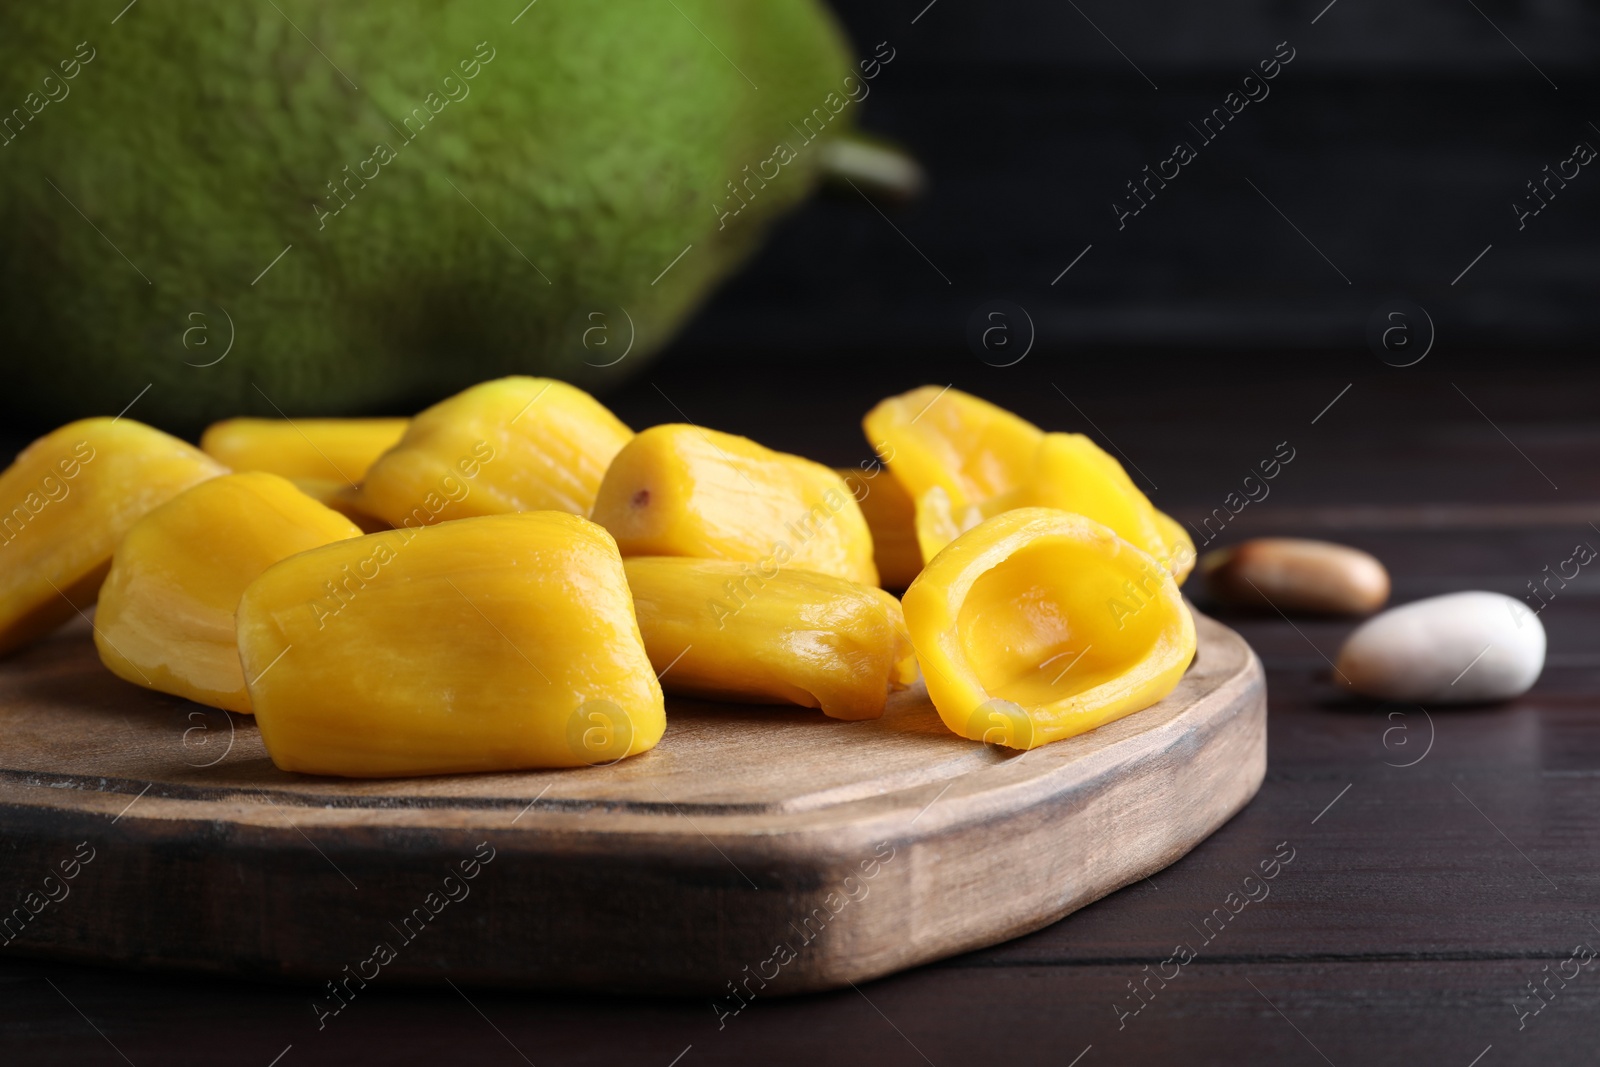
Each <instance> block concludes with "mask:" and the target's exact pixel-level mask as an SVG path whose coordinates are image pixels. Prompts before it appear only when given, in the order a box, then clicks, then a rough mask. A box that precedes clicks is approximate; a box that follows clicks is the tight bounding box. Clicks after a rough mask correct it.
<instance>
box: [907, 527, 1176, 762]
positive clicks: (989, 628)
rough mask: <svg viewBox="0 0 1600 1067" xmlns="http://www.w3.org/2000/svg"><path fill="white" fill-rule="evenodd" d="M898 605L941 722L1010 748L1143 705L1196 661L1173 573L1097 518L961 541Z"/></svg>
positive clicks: (979, 533)
mask: <svg viewBox="0 0 1600 1067" xmlns="http://www.w3.org/2000/svg"><path fill="white" fill-rule="evenodd" d="M903 603H904V607H905V617H906V626H907V628H908V629H909V631H910V634H911V642H912V644H913V645H914V646H915V647H916V650H917V659H918V660H919V661H920V662H921V664H922V677H923V681H924V682H925V683H926V684H927V687H928V696H929V697H930V698H931V699H932V700H933V705H934V707H935V708H936V709H938V712H939V717H940V718H941V719H943V720H944V723H945V725H946V726H948V727H949V728H950V729H951V730H952V731H954V732H955V733H957V734H960V735H961V736H962V737H966V738H970V739H972V740H974V741H986V742H989V743H992V744H1001V745H1005V746H1007V747H1010V748H1020V749H1028V748H1034V747H1037V746H1039V745H1042V744H1046V743H1047V742H1050V741H1058V740H1061V739H1062V738H1067V737H1073V736H1076V735H1077V734H1081V733H1084V732H1085V731H1088V730H1092V729H1094V728H1095V727H1097V726H1102V725H1104V724H1105V723H1108V722H1111V721H1113V720H1115V719H1119V718H1121V717H1123V716H1124V715H1128V714H1131V713H1133V712H1136V711H1139V710H1141V709H1143V708H1147V707H1149V706H1150V705H1152V704H1154V703H1156V702H1157V701H1159V700H1160V699H1161V698H1162V697H1164V696H1166V695H1167V694H1168V693H1170V692H1171V691H1172V690H1173V688H1174V687H1176V686H1177V684H1178V681H1179V679H1180V678H1182V677H1183V672H1184V671H1185V670H1186V669H1188V666H1189V663H1190V661H1191V660H1192V659H1193V658H1194V651H1195V631H1194V619H1193V617H1192V616H1191V615H1190V614H1189V609H1188V607H1187V605H1185V604H1184V603H1183V598H1182V597H1181V596H1180V595H1179V593H1178V587H1177V584H1176V583H1175V582H1174V581H1173V580H1172V575H1171V574H1170V573H1168V572H1167V570H1166V569H1165V568H1164V567H1162V566H1161V565H1160V564H1159V563H1157V562H1156V561H1155V560H1154V559H1152V558H1151V557H1150V556H1149V555H1147V554H1146V553H1144V552H1141V551H1140V550H1139V549H1137V548H1135V547H1133V546H1132V545H1130V544H1128V542H1126V541H1124V540H1122V538H1120V537H1118V536H1117V535H1116V534H1114V533H1112V532H1111V531H1110V530H1109V529H1107V528H1106V527H1104V526H1102V525H1100V524H1099V523H1097V522H1093V521H1091V520H1089V519H1086V518H1084V517H1083V516H1082V515H1074V514H1070V513H1068V512H1064V511H1056V510H1053V509H1050V508H1019V509H1015V510H1011V511H1006V512H1004V513H1002V514H1000V515H997V516H995V517H994V518H992V519H987V520H985V521H984V522H982V523H980V524H979V525H977V526H975V527H974V528H972V529H971V530H968V531H967V532H966V533H963V534H962V535H961V536H960V537H958V538H956V539H955V540H954V541H952V542H951V543H950V544H949V545H948V546H946V548H945V549H944V550H943V551H942V552H940V553H939V554H938V555H937V556H935V557H934V559H933V561H932V562H930V563H929V564H928V566H927V567H926V568H925V569H924V570H923V572H922V573H921V574H920V575H918V576H917V580H916V581H914V582H912V583H911V588H910V589H908V590H906V595H905V597H904V601H903Z"/></svg>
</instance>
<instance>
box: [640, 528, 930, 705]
mask: <svg viewBox="0 0 1600 1067" xmlns="http://www.w3.org/2000/svg"><path fill="white" fill-rule="evenodd" d="M624 566H625V567H626V569H627V572H628V587H629V588H630V589H632V590H633V604H634V610H635V611H636V612H637V613H638V616H639V632H640V633H642V634H643V635H644V647H645V651H647V652H648V653H649V654H650V662H651V663H652V664H653V665H654V666H655V668H656V670H658V671H660V672H661V684H662V687H663V688H664V689H666V691H667V692H669V693H677V694H681V695H684V696H693V697H705V698H709V699H712V700H731V701H747V702H750V703H758V704H774V703H778V704H798V705H800V706H801V707H807V708H821V709H822V712H823V714H825V715H828V716H831V717H833V718H835V719H875V718H877V717H878V716H880V715H882V714H883V706H884V701H885V699H886V698H887V697H888V695H889V693H890V691H891V690H895V689H903V688H905V687H906V686H907V685H909V684H910V683H911V682H912V681H914V680H915V679H916V658H915V656H914V654H913V653H912V650H911V641H910V638H909V637H908V636H907V634H906V632H905V618H904V616H903V615H902V614H901V611H900V602H899V601H898V600H896V599H895V598H894V597H892V596H890V595H889V594H888V593H885V592H884V591H883V590H882V589H874V588H869V587H867V586H863V585H857V584H856V583H855V582H849V581H845V580H844V579H842V578H835V577H832V576H831V575H827V574H818V573H817V572H815V571H804V570H798V569H788V570H783V569H778V568H772V569H771V570H769V571H768V572H767V573H765V574H763V573H762V572H760V571H758V570H757V569H756V568H755V567H754V566H752V565H751V564H748V563H731V562H728V561H726V560H709V559H686V558H684V557H681V556H636V557H633V558H631V559H628V560H626V561H625V564H624Z"/></svg>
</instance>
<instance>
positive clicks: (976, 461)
mask: <svg viewBox="0 0 1600 1067" xmlns="http://www.w3.org/2000/svg"><path fill="white" fill-rule="evenodd" d="M861 425H862V428H863V429H864V430H865V431H866V434H867V442H868V443H869V444H870V445H871V446H872V448H873V450H874V451H875V452H876V453H877V454H878V458H879V459H881V460H883V462H885V463H887V464H888V465H889V471H890V473H892V474H893V475H894V476H895V478H897V479H898V480H899V482H900V484H901V485H903V486H904V487H905V489H906V492H907V494H908V495H909V496H910V497H911V499H913V500H919V499H921V498H922V495H923V494H924V493H926V492H927V491H928V490H929V489H932V488H933V487H934V486H939V487H941V488H942V489H944V491H945V492H946V493H948V494H949V496H950V500H951V502H952V503H954V504H956V505H962V504H967V503H970V502H973V501H977V500H986V499H988V498H989V497H993V496H999V495H1000V494H1002V493H1006V492H1010V491H1011V490H1013V489H1016V488H1017V487H1018V486H1020V485H1021V484H1022V483H1023V482H1024V481H1025V480H1026V479H1027V477H1028V474H1029V472H1030V471H1031V470H1032V468H1033V462H1034V454H1035V453H1036V452H1037V451H1038V448H1039V441H1040V439H1041V438H1042V437H1043V436H1044V433H1043V431H1042V430H1040V429H1039V428H1038V427H1037V426H1035V425H1033V423H1031V422H1028V421H1027V420H1026V419H1022V418H1018V417H1017V416H1016V415H1013V414H1012V413H1011V412H1009V411H1006V410H1005V409H1004V408H1000V407H996V406H995V405H993V404H991V403H989V402H988V401H986V400H979V399H978V398H977V397H975V396H972V395H970V394H968V393H963V392H962V391H961V390H959V389H951V388H949V387H948V386H937V385H924V386H922V387H921V388H918V389H913V390H911V391H910V392H909V393H901V394H900V395H899V396H891V397H889V398H888V399H887V400H884V401H882V402H881V403H879V404H878V406H877V407H875V408H873V409H872V410H871V411H869V412H867V415H866V417H865V418H864V419H862V421H861Z"/></svg>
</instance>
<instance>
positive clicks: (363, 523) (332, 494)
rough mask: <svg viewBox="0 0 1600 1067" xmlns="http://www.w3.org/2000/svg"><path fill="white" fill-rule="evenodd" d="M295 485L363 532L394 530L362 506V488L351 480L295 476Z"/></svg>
mask: <svg viewBox="0 0 1600 1067" xmlns="http://www.w3.org/2000/svg"><path fill="white" fill-rule="evenodd" d="M291 480H292V481H293V482H294V487H295V488H296V489H298V490H300V491H301V492H302V493H304V494H305V495H306V496H308V497H310V498H311V499H312V500H315V501H316V502H317V503H319V504H321V505H322V506H323V507H325V508H331V509H332V510H334V511H337V512H338V513H339V514H341V515H343V516H344V517H345V518H347V519H349V520H350V521H351V522H353V523H355V524H356V525H357V526H359V527H361V532H362V533H377V532H378V531H380V530H392V529H394V527H393V526H390V525H389V524H388V523H387V522H384V521H383V520H382V519H380V518H378V517H377V516H376V515H369V514H367V513H366V511H364V510H362V507H361V489H360V487H359V486H353V485H351V484H350V483H349V482H335V481H329V480H328V479H326V478H294V479H291Z"/></svg>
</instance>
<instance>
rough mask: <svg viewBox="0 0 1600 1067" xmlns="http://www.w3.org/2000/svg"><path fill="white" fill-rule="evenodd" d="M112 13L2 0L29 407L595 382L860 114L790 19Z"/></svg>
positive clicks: (1, 86)
mask: <svg viewBox="0 0 1600 1067" xmlns="http://www.w3.org/2000/svg"><path fill="white" fill-rule="evenodd" d="M116 7H117V5H116V4H111V5H109V7H108V5H107V4H105V3H104V2H102V0H95V2H93V3H90V2H65V3H55V4H41V3H25V4H24V3H18V4H6V5H4V7H3V8H0V233H3V234H4V235H5V237H4V240H0V345H3V347H4V348H5V349H6V350H7V352H8V354H9V358H8V360H7V363H8V364H10V367H9V368H8V369H9V370H10V371H11V374H10V375H9V376H8V377H9V378H10V385H11V388H10V389H8V390H7V394H8V395H7V397H6V402H8V403H9V404H11V405H12V406H13V407H15V408H18V409H20V410H23V411H25V412H26V413H27V415H28V416H31V417H32V418H35V419H38V420H40V421H61V420H64V419H67V418H71V417H76V416H80V415H84V414H90V413H115V412H116V411H118V410H120V409H121V408H122V407H123V406H124V405H125V404H127V403H128V402H129V401H130V400H132V399H133V398H134V397H135V395H136V394H139V393H140V391H141V390H143V389H144V387H145V386H146V385H147V384H148V385H150V389H149V390H148V392H147V393H145V394H144V395H143V396H142V397H141V398H140V399H139V402H138V407H137V409H136V411H135V412H134V414H135V417H139V418H143V419H145V420H147V421H152V422H156V423H161V424H165V425H168V426H173V427H177V428H186V427H190V426H194V425H197V424H199V423H201V422H204V421H206V420H210V419H213V418H217V417H221V416H224V415H230V414H236V413H239V412H254V413H259V414H266V415H271V414H274V409H275V408H276V409H279V410H281V411H282V412H284V413H287V414H290V415H298V414H305V415H312V414H334V413H357V412H363V411H374V410H385V409H387V410H396V409H398V410H405V409H406V408H407V407H408V406H414V405H415V404H418V403H421V402H424V401H427V400H431V399H434V398H437V397H439V396H442V395H445V394H447V393H449V392H452V391H454V390H456V389H458V388H460V387H462V386H464V385H466V384H468V383H471V382H474V381H478V380H482V379H485V378H490V377H494V376H497V375H502V374H507V373H512V372H522V373H537V374H549V375H555V376H559V377H563V378H567V379H569V380H572V381H574V382H577V383H579V384H582V385H586V386H588V387H591V388H594V387H597V386H603V385H605V384H607V383H608V382H614V381H617V380H620V378H621V377H622V376H624V375H626V374H628V373H630V372H632V371H633V370H634V369H636V368H637V367H638V366H639V365H640V364H642V363H643V361H644V360H645V358H646V357H647V356H648V355H649V354H650V352H651V351H652V350H654V349H655V348H657V347H658V346H659V345H660V344H661V343H662V342H663V341H664V340H665V339H666V338H667V337H668V336H669V335H670V333H671V332H672V330H673V329H674V328H675V327H676V326H677V325H679V324H680V323H681V322H682V321H683V319H684V318H685V317H686V316H687V315H688V314H689V313H690V311H692V310H693V308H694V307H695V305H696V304H697V303H698V302H699V301H700V300H701V299H702V298H703V297H704V296H705V295H706V294H707V293H708V291H709V290H710V288H711V287H712V286H713V285H714V284H715V283H716V282H717V281H718V280H719V279H721V278H723V277H724V276H726V275H727V274H728V272H729V271H730V270H731V269H732V268H733V267H734V266H735V265H736V264H737V263H738V262H739V261H740V260H741V259H742V258H743V257H744V256H746V255H747V254H748V253H749V252H750V251H751V250H752V249H753V247H754V246H755V244H756V243H757V241H758V239H759V237H760V236H761V233H762V231H763V230H764V228H765V225H766V223H768V222H769V221H770V220H771V219H772V218H773V217H774V216H776V215H778V214H780V213H781V212H782V211H784V210H785V209H787V208H789V207H791V206H792V205H793V204H795V203H796V202H797V201H798V200H800V199H801V198H802V197H804V196H805V195H806V194H807V193H808V192H809V191H810V189H811V188H812V187H813V185H814V184H815V181H816V177H817V165H818V161H819V160H818V157H819V155H820V153H819V151H818V148H819V147H820V145H821V143H822V142H823V140H825V139H826V138H829V137H833V136H836V135H838V134H839V133H842V132H844V131H845V130H846V129H847V128H848V127H849V126H850V124H851V123H852V121H853V118H854V113H855V112H856V111H857V110H859V105H858V104H857V103H855V102H854V101H853V100H851V99H850V96H849V95H848V94H847V83H846V81H845V79H846V78H848V77H849V76H850V75H852V74H853V73H854V74H856V75H858V76H859V73H860V72H859V71H856V70H855V68H854V67H853V66H852V62H851V59H850V56H849V53H848V48H847V45H846V43H845V41H844V39H843V37H842V35H841V33H840V31H839V29H838V27H837V25H836V24H835V22H834V21H833V19H832V18H831V16H830V15H829V14H828V13H827V12H826V11H825V10H824V9H823V8H822V6H821V4H820V0H761V2H760V3H750V2H746V0H674V2H673V3H666V2H664V0H605V2H604V3H592V2H583V0H538V2H537V3H535V4H533V5H529V6H527V7H524V5H523V2H522V0H494V2H479V0H344V2H340V3H329V2H325V0H276V7H275V6H274V5H273V4H267V3H259V4H258V3H249V4H235V3H217V2H216V0H162V2H161V3H148V4H138V5H136V6H133V7H131V8H130V9H128V10H126V11H124V12H122V14H121V15H120V16H118V17H117V18H116V21H115V22H113V21H112V17H113V16H115V15H116V10H115V8H116ZM519 10H520V15H519ZM514 19H515V21H513V20H514ZM85 57H87V58H85ZM474 64H476V66H474ZM463 65H464V66H463ZM68 72H74V73H75V76H73V77H71V78H68V77H67V76H66V75H67V73H68ZM469 72H471V73H472V74H473V76H472V77H468V76H467V75H468V73H469ZM447 79H448V80H447ZM848 84H849V85H857V86H858V85H859V82H857V81H856V80H855V79H852V80H851V81H850V82H849V83H848ZM830 94H833V95H832V96H831V97H830ZM841 102H842V105H843V106H836V105H838V104H840V103H841ZM408 119H409V121H408ZM808 119H809V121H808ZM380 145H382V146H386V149H387V151H380V149H379V147H378V146H380ZM779 146H787V148H788V149H789V152H791V153H792V154H793V158H792V159H788V160H786V161H785V162H783V163H779V162H777V160H779V159H784V157H785V156H786V155H787V153H784V152H783V151H781V150H780V147H779ZM388 156H392V158H388V160H387V162H385V157H388ZM346 168H348V169H346ZM747 168H748V169H747ZM774 171H776V172H777V173H776V174H775V175H774ZM763 175H765V176H766V177H763ZM730 182H731V183H733V185H732V186H730V184H729V183H730ZM329 183H335V184H337V185H339V187H340V190H341V192H340V197H342V198H343V199H341V198H340V197H336V196H335V195H334V193H333V192H332V191H331V190H330V188H329ZM735 187H737V190H738V192H739V193H741V194H743V195H742V198H736V197H735ZM335 209H337V213H335ZM690 246H692V247H690ZM285 249H287V251H285ZM685 249H688V251H687V252H685ZM280 254H281V258H276V259H275V257H279V256H280ZM680 254H681V258H677V257H679V256H680ZM675 259H676V262H674V261H675ZM269 265H270V266H269ZM669 265H670V269H669ZM596 314H598V315H599V316H600V317H599V318H596V317H595V315H596ZM630 339H631V341H632V345H631V350H629V351H628V355H627V357H626V358H625V359H622V360H621V361H620V362H615V363H612V361H614V360H616V359H617V357H618V356H620V355H621V353H622V352H623V351H624V350H626V349H627V348H628V342H629V341H630ZM224 353H225V354H224ZM608 363H611V364H612V365H610V366H606V364H608Z"/></svg>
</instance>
